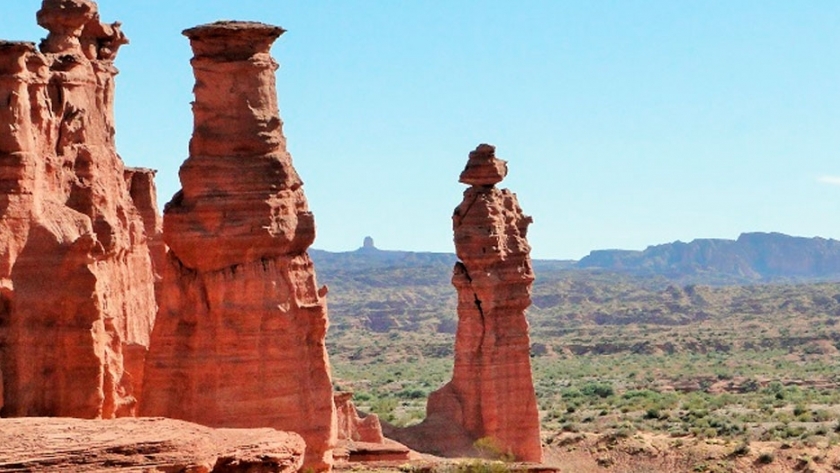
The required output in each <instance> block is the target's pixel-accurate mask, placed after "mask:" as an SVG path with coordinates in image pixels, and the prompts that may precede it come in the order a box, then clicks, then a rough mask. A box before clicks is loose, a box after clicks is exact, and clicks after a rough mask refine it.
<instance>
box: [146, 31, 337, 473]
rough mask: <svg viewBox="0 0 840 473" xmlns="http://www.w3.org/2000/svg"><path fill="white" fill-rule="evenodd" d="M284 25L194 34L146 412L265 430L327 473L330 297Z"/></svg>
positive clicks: (331, 437)
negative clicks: (306, 183) (286, 91)
mask: <svg viewBox="0 0 840 473" xmlns="http://www.w3.org/2000/svg"><path fill="white" fill-rule="evenodd" d="M282 33H283V29H281V28H279V27H274V26H269V25H265V24H261V23H250V22H218V23H213V24H209V25H204V26H199V27H195V28H192V29H188V30H186V31H185V32H184V34H185V35H186V36H187V37H188V38H189V39H190V43H191V46H192V48H193V52H194V58H193V59H192V65H193V69H194V74H195V79H196V85H195V89H194V92H195V102H194V103H193V113H194V120H195V127H194V133H193V137H192V140H191V141H190V157H189V158H188V159H187V160H186V161H185V162H184V164H183V165H182V166H181V170H180V178H181V184H182V189H181V190H180V191H179V192H178V193H177V194H176V195H175V196H174V197H173V198H172V200H171V201H170V202H169V203H168V204H167V205H166V206H165V208H164V217H163V220H164V221H163V237H164V241H165V243H166V245H168V247H169V251H168V253H167V257H166V262H165V264H164V267H163V268H162V273H163V282H162V285H161V291H160V299H159V304H160V310H159V312H158V318H157V323H156V325H155V328H154V333H153V336H152V349H151V350H150V353H149V356H148V358H147V363H146V372H145V385H144V389H143V402H142V406H141V413H142V414H143V415H149V416H166V417H174V418H178V419H184V420H188V421H192V422H197V423H200V424H204V425H208V426H213V427H273V428H277V429H281V430H290V431H294V432H297V433H299V434H301V435H302V436H303V438H304V439H305V440H306V445H307V450H306V459H305V467H306V468H309V467H311V468H313V469H316V470H323V469H327V468H329V466H330V464H331V462H332V448H333V445H334V443H335V439H336V417H335V408H334V405H333V395H332V383H331V379H330V369H329V362H328V359H327V352H326V348H325V343H324V339H325V336H326V332H327V305H326V299H325V296H326V287H322V288H319V287H318V286H317V283H316V278H315V269H314V267H313V264H312V261H311V260H310V258H309V255H308V254H307V252H306V250H307V248H308V247H309V245H310V244H311V243H312V241H313V240H314V238H315V224H314V219H313V216H312V213H311V212H310V211H309V209H308V206H307V202H306V198H305V196H304V193H303V187H302V185H303V182H302V181H301V179H300V177H298V175H297V173H296V172H295V169H294V167H293V166H292V160H291V156H290V155H289V153H288V152H287V151H286V139H285V137H284V136H283V132H282V121H281V120H280V116H279V111H278V107H277V94H276V89H275V78H274V73H275V70H276V69H277V67H278V66H277V63H276V62H275V61H274V59H273V58H272V57H271V56H270V53H269V50H270V47H271V44H272V43H273V42H274V40H276V39H277V38H278V37H279V36H280V35H281V34H282Z"/></svg>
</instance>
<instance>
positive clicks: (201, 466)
mask: <svg viewBox="0 0 840 473" xmlns="http://www.w3.org/2000/svg"><path fill="white" fill-rule="evenodd" d="M0 445H2V446H3V448H0V471H26V472H59V471H67V472H83V471H87V472H103V471H134V472H140V471H144V472H146V471H147V472H153V471H190V472H213V473H242V472H278V473H294V472H296V471H299V470H300V467H301V465H302V463H303V452H304V449H305V444H304V442H303V439H302V438H301V437H300V436H299V435H297V434H295V433H290V432H278V431H276V430H274V429H268V428H262V429H211V428H208V427H204V426H201V425H196V424H191V423H189V422H184V421H179V420H172V419H162V418H142V419H133V418H122V419H114V420H107V421H104V420H81V419H68V418H43V417H36V418H31V417H30V418H20V419H0Z"/></svg>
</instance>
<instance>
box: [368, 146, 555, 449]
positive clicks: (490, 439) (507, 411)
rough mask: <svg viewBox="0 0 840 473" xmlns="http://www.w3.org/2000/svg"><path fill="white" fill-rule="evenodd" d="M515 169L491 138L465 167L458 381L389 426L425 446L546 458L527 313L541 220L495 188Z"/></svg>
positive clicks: (458, 218) (459, 220)
mask: <svg viewBox="0 0 840 473" xmlns="http://www.w3.org/2000/svg"><path fill="white" fill-rule="evenodd" d="M506 174H507V166H506V164H505V162H504V161H502V160H499V159H497V158H496V157H495V148H494V147H492V146H490V145H484V144H483V145H480V146H479V147H478V148H476V150H475V151H473V152H472V153H470V159H469V162H468V164H467V167H466V169H465V170H464V172H463V173H462V174H461V179H460V181H461V182H463V183H465V184H469V185H470V188H469V189H467V190H466V191H465V192H464V200H463V202H461V204H460V205H459V206H458V207H457V208H456V209H455V213H454V215H453V216H452V225H453V230H454V233H455V250H456V253H457V255H458V258H459V259H460V261H459V262H458V263H456V264H455V269H454V271H453V275H452V284H453V285H454V286H455V288H456V289H457V291H458V329H457V333H456V339H455V367H454V370H453V375H452V380H451V381H450V382H449V383H447V384H446V385H444V386H443V387H442V388H441V389H439V390H437V391H435V392H433V393H432V394H431V395H430V396H429V401H428V404H427V409H426V419H425V420H424V422H423V423H421V424H419V425H418V426H416V427H413V428H409V429H404V430H399V429H393V428H389V429H387V431H386V432H385V434H386V435H387V436H389V437H392V438H395V439H396V440H398V441H400V442H403V443H405V444H406V445H408V446H409V447H411V448H413V449H415V450H420V451H429V452H432V453H437V454H441V455H446V456H451V455H464V454H476V453H482V452H483V453H485V454H487V453H496V454H500V455H505V454H512V455H513V456H514V457H516V458H517V459H518V460H522V461H530V462H540V461H542V449H541V446H540V424H539V415H538V412H537V403H536V395H535V393H534V385H533V381H532V377H531V362H530V354H529V346H530V341H529V336H528V322H527V321H526V319H525V309H526V308H527V307H528V306H529V305H530V304H531V297H530V294H531V284H532V283H533V281H534V272H533V270H532V268H531V259H530V256H529V253H530V251H531V248H530V246H529V245H528V241H527V240H526V234H527V231H528V225H529V224H530V223H531V222H532V220H531V217H528V216H526V215H524V214H523V213H522V209H520V207H519V204H518V202H517V200H516V195H515V194H513V193H512V192H511V191H509V190H507V189H498V188H496V187H495V184H497V183H498V182H501V180H502V179H503V178H504V177H505V175H506ZM383 427H384V426H383ZM476 447H478V448H476Z"/></svg>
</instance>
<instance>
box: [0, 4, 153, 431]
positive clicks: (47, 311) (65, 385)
mask: <svg viewBox="0 0 840 473" xmlns="http://www.w3.org/2000/svg"><path fill="white" fill-rule="evenodd" d="M37 20H38V24H39V25H41V26H43V27H44V28H46V29H47V30H49V34H48V36H47V38H46V39H45V40H43V41H42V42H41V44H40V52H39V51H38V50H37V49H36V48H35V45H34V44H33V43H27V42H0V104H1V105H0V406H2V410H0V415H2V416H3V417H14V416H74V417H85V418H110V417H115V416H123V415H131V414H132V413H133V412H134V410H135V405H136V397H135V393H136V392H138V391H139V388H140V382H141V373H137V372H131V370H130V369H127V368H126V362H125V358H126V356H127V355H126V353H127V352H131V355H128V357H129V358H131V360H130V361H129V363H128V364H129V365H131V364H134V365H141V366H142V364H143V361H142V358H143V356H144V355H145V351H146V348H147V347H148V345H149V335H150V332H151V327H152V325H153V322H154V317H155V311H156V305H155V299H154V292H153V282H154V277H153V274H152V269H151V262H150V256H149V249H148V246H147V235H146V232H145V230H144V222H143V220H142V216H141V214H140V213H139V212H138V210H137V208H136V207H135V205H134V203H133V201H132V199H131V196H130V195H129V190H128V187H127V185H126V182H125V180H124V175H123V170H124V166H123V163H122V161H121V159H120V158H119V156H118V155H117V153H116V149H115V144H114V116H113V99H114V78H115V76H116V74H117V69H116V68H115V67H114V63H113V61H114V58H115V56H116V54H117V50H118V48H119V47H120V46H121V45H123V44H126V43H127V42H128V41H127V39H126V37H125V35H124V34H123V33H122V32H121V31H120V28H119V24H118V23H114V24H103V23H101V22H100V21H99V14H98V12H97V6H96V4H95V3H94V2H92V1H90V0H44V2H43V5H42V8H41V10H40V11H38V14H37Z"/></svg>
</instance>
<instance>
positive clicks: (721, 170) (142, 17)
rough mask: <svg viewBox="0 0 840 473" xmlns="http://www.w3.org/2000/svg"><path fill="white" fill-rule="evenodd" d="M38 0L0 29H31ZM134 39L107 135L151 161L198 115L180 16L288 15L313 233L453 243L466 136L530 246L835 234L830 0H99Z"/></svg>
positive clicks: (562, 249)
mask: <svg viewBox="0 0 840 473" xmlns="http://www.w3.org/2000/svg"><path fill="white" fill-rule="evenodd" d="M39 6H40V1H38V0H15V1H14V2H6V4H4V6H3V21H2V22H0V38H4V39H13V40H24V39H25V40H33V41H36V40H37V39H39V38H41V37H43V36H44V31H43V30H42V29H40V28H39V27H38V26H37V25H36V24H35V11H37V9H38V8H39ZM99 7H100V13H101V16H102V19H103V20H104V21H115V20H119V21H121V22H122V23H123V29H124V31H125V32H126V34H127V35H128V37H129V38H130V40H131V44H129V45H128V46H125V47H124V48H123V49H121V51H120V55H119V57H118V59H117V66H118V67H119V68H120V70H121V74H120V76H119V77H118V78H117V97H116V101H117V102H116V111H117V146H118V151H119V152H120V154H121V155H122V156H123V159H124V160H125V161H126V162H127V163H128V164H129V165H133V166H146V167H152V168H156V169H158V170H159V172H158V191H159V192H160V199H159V200H160V201H161V203H163V202H166V201H168V200H169V198H170V197H171V195H172V194H173V193H174V192H175V191H177V189H178V188H179V187H180V185H179V183H178V180H177V171H178V167H179V166H180V164H181V163H182V162H183V160H184V159H185V158H186V157H187V144H188V141H189V137H190V133H191V130H192V116H191V112H190V108H189V102H190V100H191V99H192V95H191V94H192V85H193V79H192V74H191V69H190V66H189V58H190V56H191V54H190V49H189V44H188V41H187V39H186V38H184V37H183V36H181V34H180V32H181V30H183V29H185V28H188V27H191V26H195V25H197V24H201V23H207V22H210V21H215V20H219V19H237V20H258V21H264V22H266V23H272V24H277V25H280V26H283V27H284V28H286V29H287V30H289V31H288V32H287V33H286V34H285V35H284V36H282V37H281V38H280V39H279V40H278V41H277V43H275V46H274V48H273V50H272V52H273V55H274V56H275V58H276V59H277V60H278V61H279V62H280V63H281V64H282V67H281V69H280V70H279V71H278V75H277V86H278V95H279V100H280V108H281V116H282V117H283V119H284V122H285V133H286V136H287V138H288V145H289V150H290V151H291V153H292V156H293V158H294V163H295V167H296V168H297V169H298V171H299V173H300V174H301V176H302V177H303V179H304V182H305V190H306V194H307V196H308V198H309V202H310V206H311V208H312V210H313V211H314V212H315V217H316V222H317V225H318V237H317V240H316V242H315V245H314V246H315V247H316V248H321V249H327V250H332V251H344V250H352V249H355V248H357V247H358V246H360V245H361V243H362V239H363V237H364V236H366V235H371V236H373V237H374V239H375V241H376V244H377V246H378V247H380V248H384V249H404V250H417V251H452V250H453V247H452V230H451V219H450V217H451V213H452V209H453V208H454V207H455V206H456V205H457V204H458V203H459V202H460V200H461V193H462V191H463V189H464V186H462V185H460V184H458V182H457V178H458V174H459V173H460V171H461V169H462V168H463V166H464V164H465V163H466V158H467V154H468V153H469V151H470V150H472V149H473V148H475V146H476V145H478V144H479V143H482V142H487V143H491V144H494V145H496V147H497V155H498V156H500V157H502V158H503V159H507V160H508V162H509V169H510V174H509V176H508V178H507V179H506V180H505V181H504V183H503V184H504V185H505V186H506V187H508V188H510V189H511V190H513V191H514V192H516V193H517V194H518V196H519V201H520V204H521V205H522V207H523V209H524V210H525V212H526V213H528V214H530V215H532V216H533V217H534V220H535V223H534V224H533V225H532V227H531V232H530V234H529V240H530V241H531V244H532V246H533V255H534V256H535V257H538V258H575V259H577V258H580V257H582V256H585V255H586V254H587V253H588V252H589V251H590V250H593V249H603V248H624V249H642V248H644V247H645V246H647V245H650V244H658V243H664V242H670V241H674V240H682V241H688V240H692V239H694V238H711V237H714V238H735V237H737V235H738V234H739V233H741V232H746V231H779V232H784V233H788V234H793V235H800V236H822V237H827V238H832V237H833V238H840V61H838V60H837V57H838V53H840V28H838V27H837V25H838V24H840V2H837V1H833V0H832V1H819V0H815V1H809V2H792V1H772V0H765V1H748V0H738V1H731V0H726V1H712V0H710V1H690V0H687V1H680V2H674V1H634V0H627V1H601V0H594V1H582V0H581V1H574V2H573V1H559V0H555V1H538V0H529V1H527V2H513V1H490V0H486V1H469V0H459V1H448V0H447V1H444V0H440V1H419V0H417V1H402V2H395V1H385V0H380V1H372V0H367V1H361V0H359V1H352V0H344V1H319V0H312V1H306V2H304V1H302V0H301V1H282V2H281V1H266V0H262V1H256V0H237V1H219V0H204V1H193V0H181V1H176V2H173V1H171V0H170V1H160V0H101V1H100V2H99Z"/></svg>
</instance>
